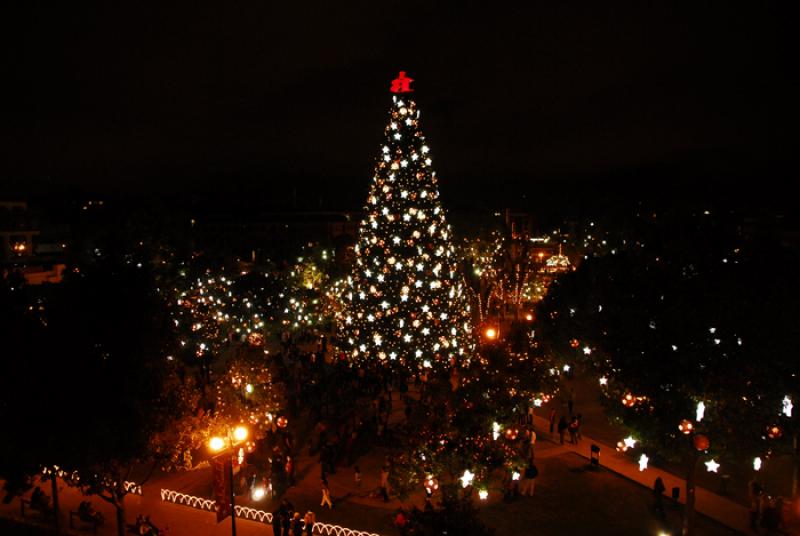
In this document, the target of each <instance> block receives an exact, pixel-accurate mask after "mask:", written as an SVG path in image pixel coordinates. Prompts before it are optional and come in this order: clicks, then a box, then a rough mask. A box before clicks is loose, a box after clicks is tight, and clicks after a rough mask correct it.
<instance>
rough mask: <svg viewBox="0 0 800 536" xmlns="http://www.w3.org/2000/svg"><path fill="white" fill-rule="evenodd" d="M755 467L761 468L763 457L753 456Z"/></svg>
mask: <svg viewBox="0 0 800 536" xmlns="http://www.w3.org/2000/svg"><path fill="white" fill-rule="evenodd" d="M753 469H754V470H756V471H760V470H761V458H759V457H758V456H756V457H755V458H753Z"/></svg>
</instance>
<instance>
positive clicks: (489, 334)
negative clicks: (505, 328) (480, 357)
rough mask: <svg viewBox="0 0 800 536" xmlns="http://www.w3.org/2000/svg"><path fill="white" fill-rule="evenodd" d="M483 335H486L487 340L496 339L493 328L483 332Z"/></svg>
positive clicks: (495, 331)
mask: <svg viewBox="0 0 800 536" xmlns="http://www.w3.org/2000/svg"><path fill="white" fill-rule="evenodd" d="M483 334H484V335H486V338H487V339H496V338H497V330H496V329H494V328H486V331H484V332H483Z"/></svg>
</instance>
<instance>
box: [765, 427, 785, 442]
mask: <svg viewBox="0 0 800 536" xmlns="http://www.w3.org/2000/svg"><path fill="white" fill-rule="evenodd" d="M767 437H769V438H770V439H780V438H781V437H783V430H782V429H781V427H780V426H778V425H775V424H773V425H772V426H770V427H769V428H767Z"/></svg>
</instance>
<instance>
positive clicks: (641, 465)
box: [639, 452, 650, 471]
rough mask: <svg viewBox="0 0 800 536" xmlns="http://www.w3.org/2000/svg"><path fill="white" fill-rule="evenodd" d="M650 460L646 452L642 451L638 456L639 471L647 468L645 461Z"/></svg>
mask: <svg viewBox="0 0 800 536" xmlns="http://www.w3.org/2000/svg"><path fill="white" fill-rule="evenodd" d="M649 461H650V458H648V457H647V454H645V453H644V452H643V453H642V455H641V456H639V471H644V470H645V469H647V462H649Z"/></svg>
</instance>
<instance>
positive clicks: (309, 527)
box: [303, 510, 317, 536]
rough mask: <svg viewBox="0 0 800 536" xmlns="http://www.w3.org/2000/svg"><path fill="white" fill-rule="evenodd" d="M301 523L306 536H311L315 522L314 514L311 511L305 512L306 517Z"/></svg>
mask: <svg viewBox="0 0 800 536" xmlns="http://www.w3.org/2000/svg"><path fill="white" fill-rule="evenodd" d="M303 522H304V523H305V530H306V536H311V535H312V534H313V532H314V523H316V522H317V518H316V516H315V515H314V512H312V511H311V510H309V511H308V512H306V517H304V518H303Z"/></svg>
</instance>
